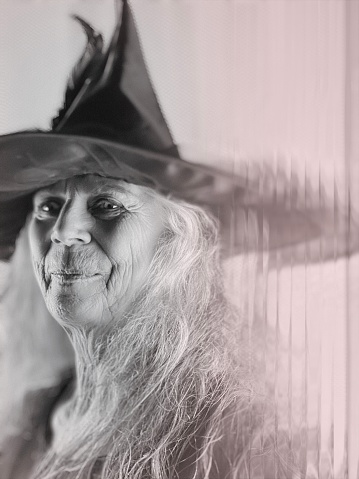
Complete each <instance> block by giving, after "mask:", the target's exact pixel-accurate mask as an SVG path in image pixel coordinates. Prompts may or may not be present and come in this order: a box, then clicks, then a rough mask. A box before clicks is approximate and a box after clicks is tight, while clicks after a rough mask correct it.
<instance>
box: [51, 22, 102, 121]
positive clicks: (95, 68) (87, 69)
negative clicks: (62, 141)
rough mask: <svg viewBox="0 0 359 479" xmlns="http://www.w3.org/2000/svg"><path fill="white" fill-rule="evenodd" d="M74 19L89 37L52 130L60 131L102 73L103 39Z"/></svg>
mask: <svg viewBox="0 0 359 479" xmlns="http://www.w3.org/2000/svg"><path fill="white" fill-rule="evenodd" d="M73 18H74V19H75V20H76V21H78V22H79V23H80V25H81V26H82V28H83V30H84V32H85V33H86V36H87V43H86V47H85V49H84V51H83V53H82V55H81V57H80V59H79V60H78V62H77V63H76V65H75V66H74V68H73V70H72V72H71V75H70V77H69V79H68V83H67V87H66V92H65V102H64V105H63V107H62V108H61V110H60V111H59V114H58V116H57V117H56V118H54V119H53V121H52V128H53V129H58V128H59V126H61V124H62V123H63V122H64V120H65V119H66V118H67V117H68V116H69V114H70V112H71V111H72V110H73V109H74V106H75V105H77V104H78V103H79V101H80V100H81V98H82V97H83V95H84V93H85V92H86V90H87V89H88V87H89V86H90V85H91V83H93V81H95V80H97V77H98V76H99V75H100V74H101V73H102V68H101V66H102V64H103V59H104V55H103V51H102V49H103V37H102V35H101V34H99V33H97V32H96V31H95V30H94V29H93V28H92V27H91V25H89V24H88V23H87V22H86V21H85V20H83V19H82V18H81V17H79V16H77V15H73Z"/></svg>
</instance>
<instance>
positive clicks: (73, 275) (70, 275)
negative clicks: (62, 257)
mask: <svg viewBox="0 0 359 479" xmlns="http://www.w3.org/2000/svg"><path fill="white" fill-rule="evenodd" d="M50 276H52V277H53V276H55V278H57V279H60V280H62V281H76V280H86V279H91V278H95V277H96V276H101V275H100V274H99V273H92V274H91V273H82V272H78V271H74V272H72V271H71V272H70V271H53V272H51V273H50Z"/></svg>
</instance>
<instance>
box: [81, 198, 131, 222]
mask: <svg viewBox="0 0 359 479" xmlns="http://www.w3.org/2000/svg"><path fill="white" fill-rule="evenodd" d="M90 210H91V213H92V214H93V215H94V216H98V217H103V218H112V217H116V216H119V215H121V214H122V213H124V212H125V211H126V209H125V208H124V206H123V205H122V204H120V203H118V202H115V201H113V200H108V199H99V200H97V201H96V202H95V203H93V204H92V205H91V208H90Z"/></svg>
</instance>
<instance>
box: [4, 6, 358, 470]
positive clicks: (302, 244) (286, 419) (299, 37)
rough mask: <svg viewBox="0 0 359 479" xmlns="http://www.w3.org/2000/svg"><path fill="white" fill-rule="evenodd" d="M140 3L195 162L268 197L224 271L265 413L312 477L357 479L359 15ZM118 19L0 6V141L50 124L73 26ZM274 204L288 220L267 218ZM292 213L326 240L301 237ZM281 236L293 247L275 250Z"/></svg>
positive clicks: (143, 25) (165, 103)
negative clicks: (257, 371) (252, 351)
mask: <svg viewBox="0 0 359 479" xmlns="http://www.w3.org/2000/svg"><path fill="white" fill-rule="evenodd" d="M131 5H132V8H133V12H134V15H135V19H136V22H137V26H138V30H139V34H140V37H141V39H142V44H143V50H144V53H145V57H146V60H147V65H148V69H149V71H150V74H151V77H152V80H153V84H154V86H155V89H156V91H157V94H158V97H159V100H160V103H161V106H162V108H163V111H164V113H165V116H166V118H167V120H168V124H169V125H170V128H171V130H172V133H173V136H174V138H175V141H176V142H177V143H178V144H179V145H180V147H181V151H182V152H183V154H184V156H185V157H187V158H190V159H191V160H192V161H196V162H203V163H205V164H211V165H212V166H216V167H219V168H223V169H226V170H227V171H230V172H233V173H236V174H238V175H240V176H242V177H244V178H245V179H246V181H250V182H252V184H256V185H257V186H258V200H257V204H258V205H259V208H258V206H257V207H256V208H254V209H253V211H252V210H251V208H246V209H243V215H242V219H241V221H239V225H240V227H241V228H242V230H243V232H244V233H243V234H244V236H245V240H244V241H243V248H242V251H241V254H238V255H236V256H235V257H234V258H231V259H229V260H227V261H226V274H227V283H228V294H229V295H230V297H231V298H232V300H233V301H234V302H235V303H236V304H237V305H238V307H239V309H240V310H241V311H242V313H243V314H242V315H243V318H244V320H245V321H247V322H248V324H249V326H250V330H251V331H252V333H253V334H252V335H250V337H249V341H250V342H252V343H253V345H254V347H255V348H256V350H257V351H258V361H259V363H260V364H261V365H262V366H263V370H264V371H265V381H264V383H263V387H264V389H266V390H267V392H268V393H270V394H271V395H272V396H273V397H274V403H273V407H272V406H271V407H268V411H266V410H264V411H263V414H264V416H265V415H266V414H268V415H269V414H274V418H275V420H274V423H273V428H274V430H273V434H274V435H278V436H279V435H280V433H281V432H282V431H285V432H286V437H287V438H288V441H289V443H290V446H291V447H292V449H293V451H294V456H295V461H296V462H297V464H298V465H299V468H300V471H301V472H302V474H303V477H305V478H306V479H314V478H320V479H322V478H323V479H324V478H325V479H327V478H328V479H329V478H335V479H345V478H349V479H354V478H359V470H358V465H359V461H358V459H359V408H358V404H359V375H358V373H357V365H358V364H359V347H358V346H359V322H358V312H359V295H358V293H357V290H358V287H359V258H358V255H357V254H356V251H357V248H356V245H357V241H358V239H359V235H358V233H359V230H358V228H357V225H358V222H357V215H356V211H357V210H358V206H359V186H358V185H359V161H358V160H359V157H358V155H359V138H358V135H357V131H358V127H359V124H358V123H359V2H357V1H356V0H353V1H346V0H325V1H323V0H295V1H288V0H181V1H178V0H132V1H131ZM115 11H116V8H115V5H114V2H113V0H72V1H70V0H61V2H59V1H56V0H0V105H1V106H0V134H5V133H10V132H12V131H17V130H22V129H28V128H44V129H46V128H48V127H49V122H50V119H51V118H52V117H53V116H55V113H56V111H57V110H58V109H59V108H60V107H61V102H62V98H63V92H64V86H65V83H66V79H67V76H68V74H69V72H70V70H71V68H72V66H73V64H74V63H75V61H76V60H77V58H78V57H79V55H80V54H81V51H82V48H83V47H84V44H85V37H84V35H83V34H82V33H81V31H80V27H79V25H78V24H76V22H74V21H73V20H71V18H70V14H71V13H76V14H79V15H81V16H83V17H84V18H85V19H86V20H87V21H88V22H90V23H91V24H92V25H93V26H94V27H95V28H96V29H97V30H99V31H102V32H103V34H104V36H105V39H106V40H108V39H109V35H110V34H111V32H112V28H113V26H114V24H115V18H116V17H115ZM268 202H269V203H271V204H273V205H276V204H278V208H279V206H280V208H279V209H278V211H280V214H279V216H280V217H282V221H280V219H279V220H278V218H277V219H275V220H272V216H271V215H269V216H268V215H266V214H264V215H263V217H260V215H258V210H260V209H261V208H260V205H261V204H262V205H263V210H265V205H266V204H267V203H268ZM284 203H285V204H286V207H285V208H283V204H284ZM294 204H295V207H296V209H297V210H298V209H299V210H300V211H302V213H303V217H304V218H314V221H317V222H320V221H322V222H323V234H322V235H321V236H319V237H316V238H314V239H313V238H312V236H311V234H309V233H308V235H306V228H305V225H304V227H303V228H302V229H301V233H300V234H299V235H296V234H295V231H296V226H298V224H297V222H296V216H294V217H291V207H292V206H293V205H294ZM318 205H319V206H320V208H321V211H324V214H323V215H319V216H318V214H317V213H316V211H317V210H318ZM282 213H283V215H282ZM274 216H275V214H274V215H273V217H274ZM286 218H291V220H290V221H286ZM304 223H305V222H304ZM282 228H283V229H282ZM298 228H299V226H298ZM308 231H309V230H308ZM303 232H304V233H303ZM263 233H264V234H263ZM282 235H285V236H286V237H287V238H289V239H288V241H286V242H285V243H286V247H285V248H284V249H275V248H274V249H273V248H272V247H270V248H269V249H268V248H267V245H270V243H271V241H270V239H269V238H275V237H276V236H282ZM291 235H293V236H295V237H296V240H295V243H296V244H295V245H294V246H293V247H292V246H290V243H291V241H290V237H291ZM298 238H299V239H300V241H299V240H298ZM298 241H299V242H298ZM293 242H294V241H293ZM274 243H275V241H274ZM6 272H7V267H6V265H5V264H3V265H2V266H1V269H0V276H1V281H2V282H3V283H4V284H5V283H6ZM0 320H1V319H0ZM265 392H266V391H264V393H265ZM259 461H260V460H259ZM257 462H258V460H257ZM260 474H261V473H260V468H259V469H258V468H257V469H256V472H255V477H263V478H264V479H272V478H267V477H265V476H264V475H263V474H264V472H263V471H262V476H261V475H260ZM253 477H254V476H253ZM290 477H291V476H290V473H289V472H288V479H289V478H290Z"/></svg>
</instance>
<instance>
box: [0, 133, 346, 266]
mask: <svg viewBox="0 0 359 479" xmlns="http://www.w3.org/2000/svg"><path fill="white" fill-rule="evenodd" d="M0 151H1V163H0V258H1V259H7V258H9V257H10V256H11V254H12V252H13V251H14V245H15V241H16V238H17V236H18V234H19V231H20V229H21V228H22V227H23V225H24V224H25V221H26V217H27V215H28V214H29V212H30V211H31V208H32V195H33V193H34V192H35V191H37V190H39V189H41V188H43V187H46V186H48V185H51V184H54V183H56V182H58V181H60V180H64V179H68V178H71V177H74V176H77V175H85V174H96V175H100V176H103V177H109V178H118V179H121V180H125V181H128V182H130V183H135V184H138V185H143V186H147V187H150V188H153V189H155V190H156V191H158V192H160V193H161V194H164V195H168V196H170V197H174V198H179V199H183V200H185V201H188V202H191V203H195V204H198V205H200V206H203V207H204V208H205V209H207V210H208V211H209V212H210V213H212V214H213V215H214V216H215V217H216V218H217V219H218V220H219V223H220V226H221V237H222V247H223V251H224V254H225V255H234V254H240V253H244V252H248V251H255V250H258V249H261V248H262V249H263V250H268V251H271V250H280V249H281V250H285V249H286V248H288V247H291V246H293V245H296V244H299V243H303V242H305V241H310V240H313V239H316V238H320V237H321V236H323V235H324V236H326V237H328V235H329V236H332V227H331V226H330V223H331V221H330V211H328V209H327V208H326V207H323V206H318V205H317V206H315V207H312V208H311V209H310V210H309V211H305V210H304V209H303V207H302V206H303V205H300V204H297V205H293V204H290V202H289V203H288V201H287V199H285V198H283V200H279V201H278V198H277V197H276V194H275V191H274V190H273V192H272V194H271V195H269V196H268V194H267V195H266V197H264V196H263V191H261V188H260V187H259V185H258V184H256V182H251V181H249V180H248V178H246V177H242V176H238V175H234V174H230V173H226V172H223V171H221V170H219V169H216V168H212V167H208V166H203V165H201V164H195V163H192V162H188V161H185V160H184V159H179V158H178V157H175V156H171V154H170V153H169V152H164V153H155V152H151V151H147V150H144V149H140V148H135V147H131V146H128V145H123V144H120V143H118V142H112V141H110V140H108V141H107V140H105V139H100V138H94V137H86V136H79V135H70V134H60V133H53V132H45V131H35V132H34V131H25V132H19V133H14V134H10V135H4V136H1V137H0ZM262 174H263V175H264V176H263V178H262V180H264V181H266V176H268V171H267V172H264V173H262ZM262 183H263V182H262ZM248 214H249V215H251V214H254V215H255V217H256V227H255V228H251V227H250V224H249V223H250V221H249V223H248ZM344 243H345V242H344ZM344 243H343V247H341V249H342V250H343V248H344V247H345V244H344ZM342 252H344V250H343V251H342Z"/></svg>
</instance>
